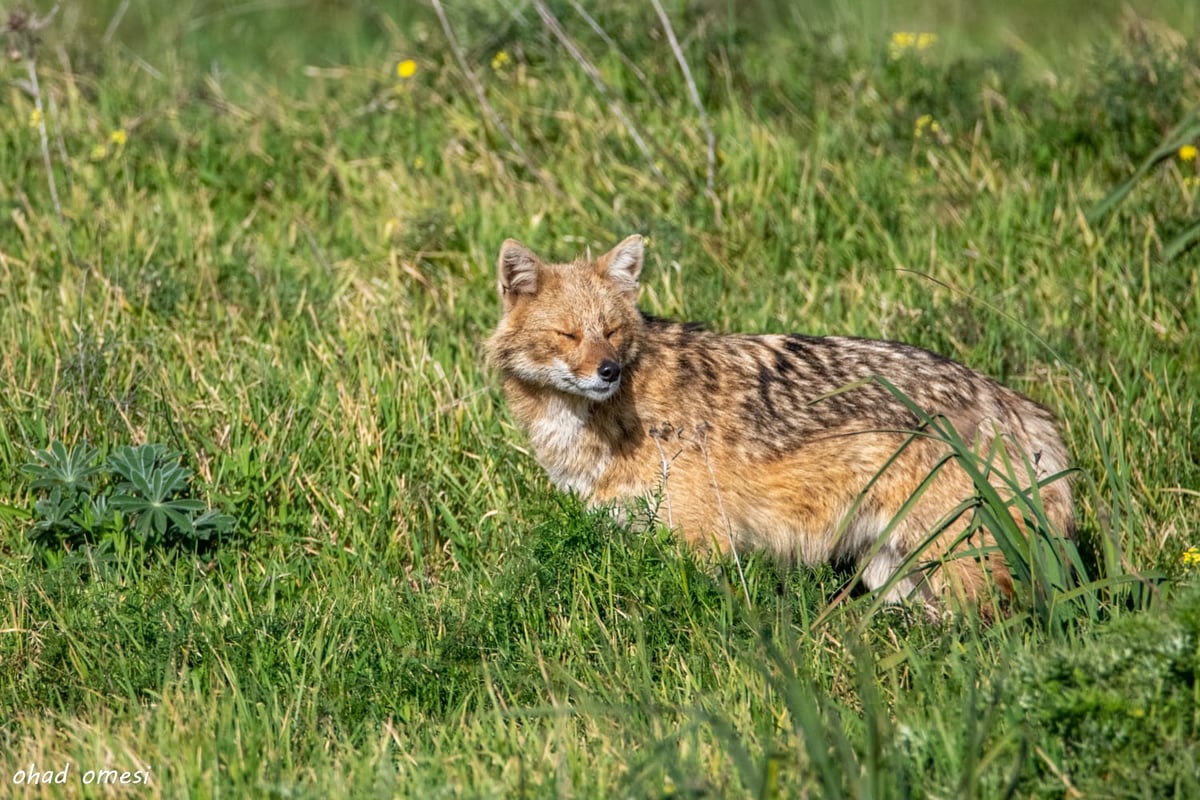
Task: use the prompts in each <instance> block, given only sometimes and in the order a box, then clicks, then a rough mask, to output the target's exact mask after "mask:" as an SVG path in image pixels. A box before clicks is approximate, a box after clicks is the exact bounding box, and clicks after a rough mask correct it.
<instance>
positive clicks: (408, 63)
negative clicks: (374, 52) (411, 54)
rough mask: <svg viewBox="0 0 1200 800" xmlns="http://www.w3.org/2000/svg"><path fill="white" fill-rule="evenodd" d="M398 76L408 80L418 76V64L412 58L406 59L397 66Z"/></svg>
mask: <svg viewBox="0 0 1200 800" xmlns="http://www.w3.org/2000/svg"><path fill="white" fill-rule="evenodd" d="M396 74H397V75H399V76H400V77H401V78H404V79H405V80H408V79H409V78H411V77H412V76H413V75H416V74H417V62H416V61H413V60H412V59H411V58H406V59H404V60H403V61H401V62H400V63H399V64H397V65H396Z"/></svg>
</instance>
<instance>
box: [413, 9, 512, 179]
mask: <svg viewBox="0 0 1200 800" xmlns="http://www.w3.org/2000/svg"><path fill="white" fill-rule="evenodd" d="M430 2H431V3H432V4H433V10H434V12H436V13H437V17H438V21H439V22H440V23H441V24H442V31H443V32H444V33H445V34H446V41H447V42H449V43H450V51H451V52H452V53H454V60H455V61H457V62H458V68H459V69H460V70H462V73H463V75H465V76H466V78H467V83H469V84H471V90H472V91H473V92H475V99H476V100H478V101H479V106H480V107H481V108H482V109H483V113H484V114H486V115H487V118H488V120H489V121H490V122H491V123H492V124H493V125H494V126H496V130H498V131H500V135H501V136H503V137H504V140H505V141H506V142H508V146H509V148H511V149H512V151H513V152H514V153H516V154H517V155H519V156H520V157H521V158H522V159H523V160H524V161H525V162H526V164H528V163H529V157H528V156H527V155H525V151H524V149H522V148H521V145H519V144H517V140H516V139H514V138H513V136H512V134H511V133H509V132H508V127H507V126H506V125H505V124H504V121H503V120H501V119H500V115H499V114H497V113H496V109H494V108H492V104H491V103H489V102H488V99H487V95H486V94H484V91H483V84H481V83H480V82H479V78H478V77H477V76H476V75H475V72H474V70H472V69H471V67H470V65H469V64H468V63H467V59H466V56H464V55H463V49H462V46H461V45H460V44H459V43H458V37H456V36H455V35H454V29H453V28H451V27H450V20H449V19H447V18H446V11H445V9H444V8H442V3H441V0H430Z"/></svg>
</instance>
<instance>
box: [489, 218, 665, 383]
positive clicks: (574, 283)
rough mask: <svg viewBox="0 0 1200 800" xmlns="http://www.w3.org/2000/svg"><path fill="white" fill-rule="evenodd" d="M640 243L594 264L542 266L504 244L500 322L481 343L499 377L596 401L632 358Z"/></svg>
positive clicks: (637, 329)
mask: <svg viewBox="0 0 1200 800" xmlns="http://www.w3.org/2000/svg"><path fill="white" fill-rule="evenodd" d="M641 271H642V237H641V236H637V235H634V236H630V237H629V238H628V239H626V240H625V241H623V242H621V243H620V244H619V245H617V246H616V247H614V248H613V249H612V250H610V251H609V252H607V253H605V254H604V255H602V256H600V257H599V258H598V259H596V260H595V261H591V260H588V259H584V258H581V259H576V260H575V261H574V262H572V263H570V264H546V263H543V262H542V261H541V259H539V258H538V257H537V256H536V255H534V254H533V252H531V251H530V250H529V249H528V248H526V247H525V246H524V245H522V244H520V243H519V242H516V241H513V240H512V239H508V240H507V241H505V242H504V245H503V246H502V247H501V248H500V258H499V260H498V263H497V272H498V274H499V283H500V297H501V298H502V299H503V300H504V315H503V317H501V319H500V325H499V326H498V327H497V328H496V332H495V333H494V334H492V337H491V339H490V340H489V341H488V351H489V353H490V354H491V358H492V363H493V364H495V365H496V366H497V367H498V368H499V369H500V370H501V371H502V372H503V373H504V375H505V376H506V377H512V378H516V379H518V380H521V381H524V382H525V383H528V384H531V385H533V386H538V387H545V388H551V389H557V390H558V391H560V392H566V393H568V394H573V395H578V396H580V397H586V398H588V399H589V400H594V401H597V402H599V401H603V400H607V399H608V398H610V397H612V396H613V395H614V394H616V392H617V389H619V388H620V386H621V375H622V370H624V369H625V368H626V367H627V366H628V365H629V364H630V363H631V362H632V360H633V358H634V357H635V356H636V353H637V343H638V339H639V336H640V333H641V327H642V317H641V314H640V313H639V312H638V310H637V305H636V301H637V292H638V274H639V273H640V272H641Z"/></svg>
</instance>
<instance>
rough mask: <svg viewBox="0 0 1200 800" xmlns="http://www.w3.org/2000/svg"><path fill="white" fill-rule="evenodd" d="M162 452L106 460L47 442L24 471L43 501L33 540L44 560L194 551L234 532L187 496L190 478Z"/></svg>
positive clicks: (127, 452) (147, 450)
mask: <svg viewBox="0 0 1200 800" xmlns="http://www.w3.org/2000/svg"><path fill="white" fill-rule="evenodd" d="M181 456H182V454H181V453H176V452H172V451H170V450H168V449H167V447H166V446H165V445H161V444H144V445H138V446H136V447H130V446H124V447H120V448H117V450H116V451H115V452H113V453H111V454H109V456H108V457H107V458H101V457H100V451H99V450H97V449H96V448H94V447H92V446H91V445H88V444H85V443H79V444H76V445H73V446H71V447H67V446H66V445H64V444H63V443H62V442H58V441H55V442H51V443H50V446H49V447H47V448H46V449H45V450H38V451H37V452H36V453H35V454H34V457H33V460H31V461H29V462H28V463H26V464H25V465H24V466H23V467H22V468H21V471H22V472H24V473H25V474H27V475H30V476H32V477H33V482H32V484H31V488H32V489H34V490H35V491H37V492H39V493H40V495H41V496H40V497H39V499H38V500H36V501H35V502H34V504H33V514H32V517H33V524H32V525H31V526H30V528H29V536H30V538H31V539H32V540H33V541H34V542H35V543H36V544H38V545H40V546H41V547H42V548H44V549H45V550H46V551H48V552H52V551H63V550H67V551H70V550H73V549H76V548H79V547H81V546H84V545H104V544H108V545H111V546H113V547H114V548H115V549H116V550H118V551H125V550H127V548H128V545H130V544H133V545H136V546H139V547H142V548H145V549H147V550H154V549H161V548H183V549H191V550H194V549H197V548H200V547H202V546H205V545H213V544H216V543H217V541H218V540H219V539H220V538H221V537H223V536H225V535H227V534H228V533H230V531H232V530H233V524H234V520H233V517H230V516H228V515H227V514H223V513H221V512H220V511H218V510H217V509H215V508H211V507H209V505H208V504H207V503H206V502H204V501H203V500H199V499H197V498H195V497H194V496H192V495H193V492H192V485H191V479H192V471H191V470H190V469H188V468H187V467H185V466H183V465H182V464H181V463H180V458H181Z"/></svg>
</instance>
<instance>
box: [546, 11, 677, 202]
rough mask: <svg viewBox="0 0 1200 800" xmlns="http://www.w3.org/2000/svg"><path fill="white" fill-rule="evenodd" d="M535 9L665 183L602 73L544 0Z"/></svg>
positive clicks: (644, 142)
mask: <svg viewBox="0 0 1200 800" xmlns="http://www.w3.org/2000/svg"><path fill="white" fill-rule="evenodd" d="M533 7H534V8H535V9H537V12H538V16H540V17H541V18H542V22H543V24H545V26H546V27H547V28H549V29H550V32H551V33H553V34H554V37H555V38H556V39H558V40H559V41H560V42H562V45H563V47H565V48H567V52H569V53H570V54H571V58H573V59H575V62H576V63H577V64H579V66H580V67H582V68H583V71H584V72H586V73H587V76H588V77H589V78H591V79H592V83H593V84H594V85H595V86H596V90H597V91H598V92H600V95H601V97H603V98H604V101H605V102H606V103H608V108H609V110H610V111H611V112H612V113H613V115H614V116H616V117H617V119H619V120H620V121H621V124H622V125H624V126H625V130H626V131H628V132H629V136H630V138H632V139H633V142H634V144H636V145H637V148H638V150H640V151H641V153H642V156H643V157H644V158H645V159H646V163H647V164H649V165H650V169H651V171H653V172H654V174H655V175H656V176H657V177H658V178H659V179H660V180H663V181H665V180H666V179H667V176H666V175H664V174H663V171H662V170H661V169H659V168H658V164H656V163H655V160H654V154H653V153H652V152H650V147H649V146H648V145H647V144H646V140H645V139H644V138H643V137H642V134H641V133H639V132H638V129H637V126H636V125H634V124H633V120H631V119H630V118H629V115H628V114H626V113H625V109H623V108H622V107H621V104H620V103H618V102H617V101H616V100H615V99H614V98H613V96H612V94H611V93H610V92H609V91H608V86H607V85H606V84H605V83H604V79H603V78H601V77H600V71H599V70H598V69H596V67H595V65H594V64H592V62H590V61H588V59H587V56H585V55H584V54H583V52H582V51H581V50H580V49H579V47H578V46H577V45H576V44H575V42H574V41H572V39H571V37H570V36H568V35H567V32H566V31H565V30H563V27H562V25H561V24H560V23H559V21H558V17H556V16H554V13H553V12H552V11H551V10H550V9H548V8H546V4H545V3H544V2H542V0H534V3H533Z"/></svg>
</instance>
